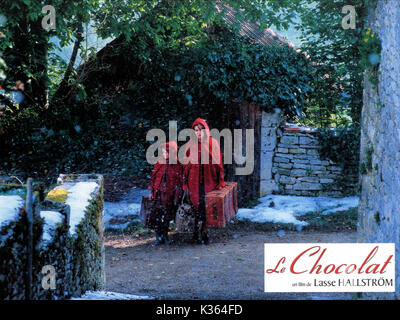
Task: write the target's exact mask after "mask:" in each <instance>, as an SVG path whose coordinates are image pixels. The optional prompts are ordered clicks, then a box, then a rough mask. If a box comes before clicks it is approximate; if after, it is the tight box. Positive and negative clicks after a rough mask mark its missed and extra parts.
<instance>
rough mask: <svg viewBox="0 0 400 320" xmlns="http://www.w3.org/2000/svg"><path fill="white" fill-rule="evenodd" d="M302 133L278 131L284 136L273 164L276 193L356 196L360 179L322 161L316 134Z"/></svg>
mask: <svg viewBox="0 0 400 320" xmlns="http://www.w3.org/2000/svg"><path fill="white" fill-rule="evenodd" d="M298 130H299V131H293V129H292V130H291V129H290V128H287V127H283V128H281V129H278V132H280V136H278V137H277V139H276V147H275V149H274V150H273V161H272V176H273V180H274V182H275V184H276V187H275V189H274V190H273V191H274V193H280V194H287V195H298V196H332V197H343V196H348V195H351V194H355V192H356V187H357V178H358V177H357V176H350V177H349V176H348V175H346V177H343V174H342V172H343V169H342V168H341V167H340V166H338V165H336V164H335V163H334V162H332V161H331V160H329V159H321V158H320V156H319V149H320V148H321V146H320V145H319V141H318V137H317V132H316V131H312V130H307V129H298ZM271 152H272V151H271ZM344 178H345V179H344ZM344 181H346V182H344Z"/></svg>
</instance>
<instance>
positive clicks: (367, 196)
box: [358, 0, 400, 299]
mask: <svg viewBox="0 0 400 320" xmlns="http://www.w3.org/2000/svg"><path fill="white" fill-rule="evenodd" d="M370 23H371V24H370V26H371V27H372V29H373V32H374V33H376V34H378V36H379V38H380V39H381V41H382V51H381V62H380V66H379V73H380V74H379V76H378V77H379V78H378V80H379V84H378V89H376V88H374V87H373V86H372V85H371V83H370V82H369V81H368V75H366V76H365V79H364V83H365V85H364V97H363V111H362V127H361V129H362V130H361V153H360V162H361V166H362V167H363V168H365V170H363V171H362V172H361V177H360V181H361V198H360V206H359V225H358V232H359V241H360V242H383V243H395V245H396V253H395V255H396V279H395V283H396V292H395V293H364V294H363V296H364V298H366V299H382V298H383V299H400V201H399V197H400V55H399V52H400V36H399V35H400V2H399V1H390V0H379V1H378V4H377V7H376V10H375V12H374V14H372V16H371V19H370Z"/></svg>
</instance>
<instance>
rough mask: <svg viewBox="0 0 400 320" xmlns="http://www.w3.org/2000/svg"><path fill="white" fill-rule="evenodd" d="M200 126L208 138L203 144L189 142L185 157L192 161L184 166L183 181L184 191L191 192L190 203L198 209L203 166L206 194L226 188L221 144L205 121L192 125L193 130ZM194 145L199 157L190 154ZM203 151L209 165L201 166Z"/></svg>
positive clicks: (198, 121)
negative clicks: (212, 135)
mask: <svg viewBox="0 0 400 320" xmlns="http://www.w3.org/2000/svg"><path fill="white" fill-rule="evenodd" d="M198 124H202V125H203V127H204V128H205V134H206V136H205V139H204V142H203V143H202V142H200V141H199V140H198V139H196V140H192V139H191V140H190V141H189V142H188V144H187V147H186V150H185V155H186V157H188V158H190V160H189V163H188V164H186V165H184V181H183V189H184V190H188V191H189V197H190V201H191V202H192V204H193V206H194V207H195V208H196V209H198V208H199V183H200V181H199V176H200V166H203V175H204V177H203V179H204V182H203V183H204V188H205V193H207V192H210V191H213V190H215V189H217V188H221V187H224V186H225V182H224V166H223V164H222V155H221V150H220V146H219V143H218V141H217V140H215V139H214V138H213V137H211V136H210V127H209V126H208V124H207V122H206V121H205V120H204V119H201V118H197V119H196V120H195V121H194V122H193V124H192V129H193V128H194V127H195V126H196V125H198ZM207 141H208V143H207ZM194 144H197V148H198V152H197V157H196V155H191V154H190V151H191V150H193V149H192V148H191V147H192V146H193V145H194ZM202 149H203V150H204V151H203V152H204V154H206V155H207V154H208V157H209V158H208V164H206V163H204V164H201V152H202V151H201V150H202ZM193 160H194V161H193ZM193 162H195V163H193Z"/></svg>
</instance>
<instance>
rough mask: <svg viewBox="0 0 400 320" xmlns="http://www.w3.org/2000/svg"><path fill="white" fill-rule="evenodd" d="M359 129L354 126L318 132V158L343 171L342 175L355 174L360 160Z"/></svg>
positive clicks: (325, 129)
mask: <svg viewBox="0 0 400 320" xmlns="http://www.w3.org/2000/svg"><path fill="white" fill-rule="evenodd" d="M359 137H360V127H359V126H358V125H356V124H353V125H350V126H343V127H342V126H341V127H337V128H321V129H320V130H319V137H318V138H319V143H320V145H321V149H320V151H319V152H320V156H321V158H323V159H330V160H332V161H333V162H335V164H336V165H339V166H341V167H342V168H343V169H344V174H357V170H358V163H359V159H360V139H359Z"/></svg>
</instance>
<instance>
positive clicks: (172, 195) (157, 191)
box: [148, 141, 183, 219]
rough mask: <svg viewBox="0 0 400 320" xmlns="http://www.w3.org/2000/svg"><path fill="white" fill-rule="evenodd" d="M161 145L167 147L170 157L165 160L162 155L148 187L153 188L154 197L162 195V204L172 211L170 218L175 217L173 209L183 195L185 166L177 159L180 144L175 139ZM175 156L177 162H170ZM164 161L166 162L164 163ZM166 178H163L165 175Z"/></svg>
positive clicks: (155, 166)
mask: <svg viewBox="0 0 400 320" xmlns="http://www.w3.org/2000/svg"><path fill="white" fill-rule="evenodd" d="M161 147H164V148H166V150H167V152H168V155H169V157H168V159H167V161H165V159H163V158H162V157H161V156H160V158H159V160H158V161H157V163H156V164H155V165H154V168H153V171H152V174H151V178H150V181H149V186H148V189H150V190H152V192H153V195H154V198H156V197H157V196H159V197H161V204H162V206H163V207H164V208H165V209H167V210H168V211H171V212H170V218H171V219H173V218H174V212H173V209H174V208H175V206H176V204H178V202H179V199H180V197H181V196H182V192H183V191H182V184H183V167H182V164H181V163H179V161H178V159H177V154H178V145H177V144H176V142H175V141H170V142H167V143H163V144H162V145H161ZM172 157H174V158H175V159H176V164H170V163H169V162H170V159H171V158H172ZM163 162H164V163H163ZM164 174H166V175H165V178H166V179H164V180H163V176H164Z"/></svg>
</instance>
